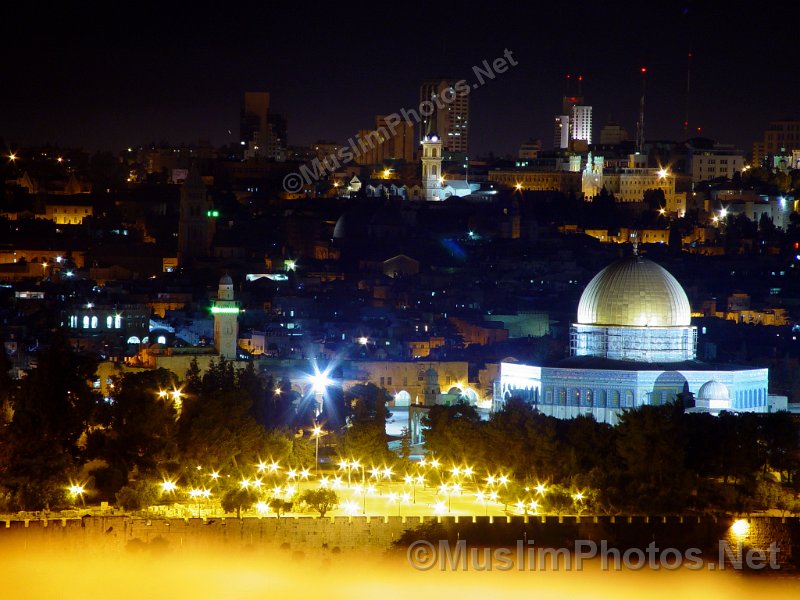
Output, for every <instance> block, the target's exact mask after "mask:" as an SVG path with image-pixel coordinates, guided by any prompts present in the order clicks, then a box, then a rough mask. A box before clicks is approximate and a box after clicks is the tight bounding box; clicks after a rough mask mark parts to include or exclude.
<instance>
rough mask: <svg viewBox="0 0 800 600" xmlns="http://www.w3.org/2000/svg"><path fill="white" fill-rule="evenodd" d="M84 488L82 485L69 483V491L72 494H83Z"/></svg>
mask: <svg viewBox="0 0 800 600" xmlns="http://www.w3.org/2000/svg"><path fill="white" fill-rule="evenodd" d="M83 492H84V488H83V486H82V485H71V486H69V493H70V494H72V495H73V496H80V495H81V494H83Z"/></svg>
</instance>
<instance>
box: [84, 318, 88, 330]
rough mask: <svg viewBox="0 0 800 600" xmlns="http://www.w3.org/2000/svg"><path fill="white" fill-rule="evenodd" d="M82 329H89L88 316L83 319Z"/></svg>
mask: <svg viewBox="0 0 800 600" xmlns="http://www.w3.org/2000/svg"><path fill="white" fill-rule="evenodd" d="M83 328H84V329H89V317H88V316H85V317H83Z"/></svg>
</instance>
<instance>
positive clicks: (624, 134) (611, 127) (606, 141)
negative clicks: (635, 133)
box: [600, 123, 631, 146]
mask: <svg viewBox="0 0 800 600" xmlns="http://www.w3.org/2000/svg"><path fill="white" fill-rule="evenodd" d="M630 138H631V136H630V134H629V133H628V130H627V129H625V128H624V127H623V126H622V125H620V124H619V123H608V124H607V125H606V126H605V127H603V128H602V129H601V130H600V144H601V145H603V146H606V145H609V146H616V145H618V144H621V143H622V142H627V141H628V140H629V139H630Z"/></svg>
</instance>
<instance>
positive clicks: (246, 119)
mask: <svg viewBox="0 0 800 600" xmlns="http://www.w3.org/2000/svg"><path fill="white" fill-rule="evenodd" d="M268 115H269V92H245V94H244V103H243V104H242V115H241V121H240V123H239V140H240V143H241V145H242V146H243V147H244V151H245V155H246V156H247V155H251V156H265V155H266V145H267V136H268V133H269V119H268Z"/></svg>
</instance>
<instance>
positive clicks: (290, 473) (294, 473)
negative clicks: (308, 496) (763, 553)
mask: <svg viewBox="0 0 800 600" xmlns="http://www.w3.org/2000/svg"><path fill="white" fill-rule="evenodd" d="M286 478H287V479H288V480H289V481H294V480H295V479H297V471H296V470H295V469H289V470H288V471H287V472H286Z"/></svg>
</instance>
